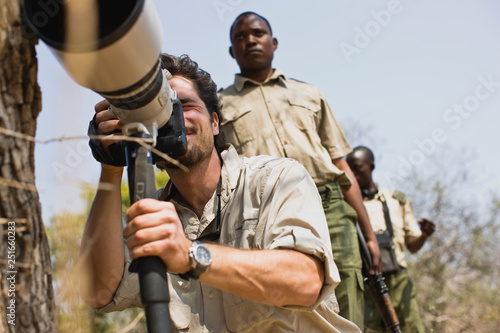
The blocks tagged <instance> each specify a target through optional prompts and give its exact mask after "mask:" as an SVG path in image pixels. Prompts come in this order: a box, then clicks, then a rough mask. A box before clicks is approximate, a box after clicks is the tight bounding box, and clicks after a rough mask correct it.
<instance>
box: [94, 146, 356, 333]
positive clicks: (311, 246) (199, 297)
mask: <svg viewBox="0 0 500 333" xmlns="http://www.w3.org/2000/svg"><path fill="white" fill-rule="evenodd" d="M221 156H222V159H223V166H222V175H221V177H222V178H221V179H222V188H221V200H222V201H221V233H220V238H219V243H220V244H224V245H227V246H231V247H235V248H241V249H293V250H296V251H300V252H302V253H305V254H308V255H312V256H315V257H316V258H318V260H320V261H321V262H323V263H324V271H325V279H324V284H323V287H322V290H321V293H320V295H319V297H318V299H317V301H316V303H315V304H314V305H313V306H310V307H303V306H284V307H277V306H271V305H264V304H260V303H256V302H253V301H249V300H246V299H244V298H241V297H239V296H236V295H234V294H231V293H228V292H225V291H221V290H219V289H216V288H213V287H211V286H209V285H206V284H203V283H200V282H199V281H198V280H192V279H191V280H189V281H186V280H183V279H181V278H180V277H179V276H177V275H174V274H168V282H169V291H170V298H171V300H170V305H169V309H170V316H171V319H172V322H173V326H174V328H175V329H176V330H178V331H182V332H209V331H210V332H360V331H359V329H358V328H357V327H356V326H355V325H354V324H353V323H351V322H349V321H347V320H345V319H343V318H342V317H340V316H339V315H337V312H338V304H337V301H336V298H335V294H334V293H333V289H334V288H335V286H336V285H337V284H338V283H339V281H340V278H339V273H338V270H337V267H336V265H335V263H334V261H333V257H332V249H331V245H330V240H329V238H328V229H327V224H326V221H325V216H324V213H323V210H322V205H321V199H320V197H319V194H318V192H317V190H316V187H315V185H314V183H313V181H312V179H311V177H310V176H309V175H308V173H307V172H306V170H305V169H304V167H303V166H301V165H300V164H299V163H297V162H296V161H294V160H291V159H284V158H275V157H270V156H258V157H252V158H243V157H239V156H238V154H237V152H236V150H235V149H234V147H232V146H229V149H227V150H225V151H223V152H222V154H221ZM164 192H166V193H169V194H171V193H173V197H172V199H171V201H172V202H173V203H174V205H175V207H176V210H177V213H178V214H179V217H180V220H181V222H182V224H183V226H184V228H185V233H186V235H187V237H188V238H189V239H191V240H194V239H196V238H198V237H199V236H200V235H202V233H203V232H204V230H205V229H207V230H206V231H209V230H211V229H212V228H211V227H212V226H213V224H211V223H212V222H214V220H216V214H217V196H216V193H214V195H213V197H212V198H211V200H210V201H209V202H208V203H207V204H206V206H205V209H204V211H203V216H202V217H201V219H198V218H197V216H196V214H195V213H194V212H193V211H192V210H191V209H189V208H188V207H186V206H183V205H180V204H179V203H178V202H177V201H176V200H175V199H176V195H175V192H176V191H175V190H174V187H173V186H172V184H171V183H169V185H167V187H166V191H164ZM164 194H165V193H164ZM164 194H162V196H161V197H163V196H164ZM207 227H208V228H207ZM126 252H127V253H128V250H126ZM241 259H242V260H245V258H241ZM129 261H130V259H129V258H126V264H125V272H124V277H123V278H122V281H121V282H120V285H119V287H118V289H117V291H116V294H115V296H114V298H113V300H112V301H111V302H110V304H108V305H106V306H105V307H104V308H101V309H99V311H100V312H109V311H117V310H122V309H124V308H127V307H133V306H140V300H139V289H138V278H137V274H130V273H128V265H129ZM276 269H279V267H276ZM304 288H307V285H305V286H304ZM279 297H280V295H279V294H273V293H272V292H271V293H270V294H269V299H270V300H273V299H279Z"/></svg>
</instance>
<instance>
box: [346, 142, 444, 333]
mask: <svg viewBox="0 0 500 333" xmlns="http://www.w3.org/2000/svg"><path fill="white" fill-rule="evenodd" d="M346 159H347V163H348V164H349V166H350V167H351V169H352V171H353V173H354V174H355V176H356V179H357V181H358V183H359V185H360V187H361V191H362V194H363V200H364V201H363V203H364V205H365V207H366V210H367V212H368V215H369V216H370V221H371V224H372V227H373V230H374V231H375V233H376V234H377V235H381V234H384V233H388V234H389V235H390V237H389V239H390V238H392V241H391V245H392V249H393V250H394V254H395V260H394V262H395V263H394V265H391V260H390V256H389V255H388V256H387V257H384V254H382V264H383V272H384V274H383V275H384V278H385V282H386V284H387V287H388V289H389V294H390V297H391V300H392V304H393V306H394V308H395V310H396V314H397V317H398V319H399V323H400V327H401V331H402V332H405V333H406V332H419V333H420V332H422V333H423V332H424V327H423V323H422V320H421V318H420V314H419V310H418V304H417V302H416V297H415V296H416V294H415V290H414V289H413V283H412V281H411V280H410V278H409V276H408V273H407V270H406V268H407V264H406V260H405V253H404V247H405V246H406V248H407V249H408V250H409V251H410V252H412V253H415V252H417V251H418V250H420V249H421V248H422V246H423V245H424V243H425V241H426V239H427V238H428V237H429V236H430V235H432V234H433V233H434V230H435V224H434V222H432V221H430V220H428V219H425V218H421V219H420V220H419V221H418V222H417V220H416V219H415V215H414V214H413V210H412V207H411V203H410V200H408V198H407V197H406V196H405V195H404V194H402V193H401V192H398V191H394V190H388V189H380V188H378V187H377V185H376V184H375V183H374V181H373V179H372V172H373V170H374V169H375V158H374V156H373V152H372V151H371V150H370V149H369V148H367V147H363V146H359V147H356V148H354V149H353V152H352V153H350V154H348V155H347V157H346ZM377 238H378V237H377ZM380 239H383V238H380ZM380 239H379V246H380V248H381V252H382V253H384V247H383V245H382V243H381V242H380ZM386 258H387V260H386ZM391 266H394V267H392V269H391V271H390V272H388V271H387V270H388V269H390V267H391ZM365 332H386V330H385V327H384V324H383V322H382V319H381V317H380V314H379V313H378V311H377V310H376V309H375V303H374V301H373V300H372V299H371V297H370V296H369V295H367V294H365Z"/></svg>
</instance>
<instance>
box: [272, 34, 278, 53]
mask: <svg viewBox="0 0 500 333" xmlns="http://www.w3.org/2000/svg"><path fill="white" fill-rule="evenodd" d="M277 48H278V39H277V38H275V37H273V49H274V51H276V49H277Z"/></svg>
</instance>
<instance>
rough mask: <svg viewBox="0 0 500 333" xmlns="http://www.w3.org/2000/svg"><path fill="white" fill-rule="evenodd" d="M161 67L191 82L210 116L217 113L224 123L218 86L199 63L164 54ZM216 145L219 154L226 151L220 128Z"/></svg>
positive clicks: (220, 120) (216, 136)
mask: <svg viewBox="0 0 500 333" xmlns="http://www.w3.org/2000/svg"><path fill="white" fill-rule="evenodd" d="M161 66H162V68H165V69H167V70H168V71H169V72H170V74H172V76H176V75H177V76H182V77H184V78H186V79H188V80H189V81H191V82H192V83H193V84H194V86H195V89H196V92H197V93H198V96H200V98H201V100H202V101H203V102H204V103H205V106H206V107H207V110H208V112H209V114H210V116H211V117H213V113H214V112H215V113H216V114H217V117H218V118H219V124H221V123H222V112H221V109H222V104H221V103H220V101H219V97H218V96H217V85H216V84H215V82H214V81H213V80H212V77H211V76H210V74H209V73H207V72H206V71H204V70H203V69H201V68H200V67H199V66H198V63H197V62H196V61H193V60H192V59H191V58H190V57H189V56H188V55H186V54H183V55H181V56H180V57H176V56H173V55H170V54H167V53H162V55H161ZM214 144H215V149H216V150H217V152H218V153H220V152H221V151H222V150H223V149H224V145H225V144H226V140H225V137H224V132H223V131H222V128H220V126H219V134H218V135H215V136H214Z"/></svg>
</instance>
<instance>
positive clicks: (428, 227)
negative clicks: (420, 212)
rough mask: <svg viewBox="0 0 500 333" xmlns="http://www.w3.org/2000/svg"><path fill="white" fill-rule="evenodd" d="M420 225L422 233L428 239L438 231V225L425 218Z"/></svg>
mask: <svg viewBox="0 0 500 333" xmlns="http://www.w3.org/2000/svg"><path fill="white" fill-rule="evenodd" d="M418 224H419V225H420V230H422V233H423V234H424V235H425V236H427V237H429V236H430V235H432V234H433V233H434V231H436V224H435V223H434V222H432V221H431V220H428V219H426V218H424V217H422V218H420V220H418Z"/></svg>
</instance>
